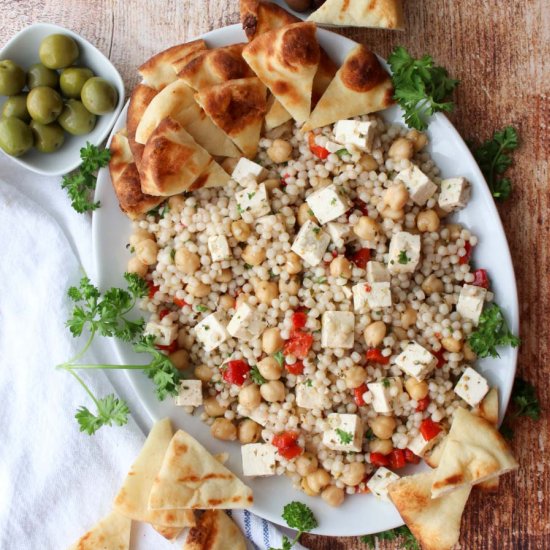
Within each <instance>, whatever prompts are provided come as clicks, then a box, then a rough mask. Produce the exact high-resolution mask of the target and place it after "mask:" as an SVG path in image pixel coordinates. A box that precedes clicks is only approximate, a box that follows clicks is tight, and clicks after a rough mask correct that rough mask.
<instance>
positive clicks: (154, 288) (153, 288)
mask: <svg viewBox="0 0 550 550" xmlns="http://www.w3.org/2000/svg"><path fill="white" fill-rule="evenodd" d="M147 286H148V287H149V300H152V299H153V298H154V297H155V294H156V293H157V292H158V291H159V290H160V286H157V285H155V284H153V281H147Z"/></svg>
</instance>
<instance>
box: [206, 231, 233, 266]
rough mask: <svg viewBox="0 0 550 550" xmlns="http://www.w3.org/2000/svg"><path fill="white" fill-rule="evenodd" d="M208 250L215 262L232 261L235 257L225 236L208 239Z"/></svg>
mask: <svg viewBox="0 0 550 550" xmlns="http://www.w3.org/2000/svg"><path fill="white" fill-rule="evenodd" d="M208 250H209V251H210V256H211V257H212V261H213V262H223V260H230V259H231V258H232V257H233V256H232V254H231V248H229V243H228V242H227V238H226V237H225V235H214V236H212V237H208Z"/></svg>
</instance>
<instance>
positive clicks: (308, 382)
mask: <svg viewBox="0 0 550 550" xmlns="http://www.w3.org/2000/svg"><path fill="white" fill-rule="evenodd" d="M304 384H305V385H306V386H307V387H308V388H311V387H312V386H313V380H310V379H309V378H308V379H307V380H306V381H305V382H304Z"/></svg>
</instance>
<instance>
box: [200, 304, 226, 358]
mask: <svg viewBox="0 0 550 550" xmlns="http://www.w3.org/2000/svg"><path fill="white" fill-rule="evenodd" d="M195 336H196V337H197V340H198V341H199V342H201V344H202V345H203V346H204V349H205V350H206V351H212V350H213V349H216V348H217V347H219V346H220V345H221V344H223V343H224V342H225V341H226V340H227V339H228V338H229V334H228V333H227V330H226V328H225V325H224V324H223V323H222V321H221V316H220V314H219V313H211V314H210V315H207V316H206V317H205V318H204V319H203V320H202V321H201V322H200V323H197V324H196V325H195Z"/></svg>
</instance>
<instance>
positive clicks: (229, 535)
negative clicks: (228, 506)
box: [183, 510, 246, 550]
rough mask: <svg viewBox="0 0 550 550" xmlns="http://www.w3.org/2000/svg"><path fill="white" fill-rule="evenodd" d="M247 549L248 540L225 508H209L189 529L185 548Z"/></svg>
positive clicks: (193, 549)
mask: <svg viewBox="0 0 550 550" xmlns="http://www.w3.org/2000/svg"><path fill="white" fill-rule="evenodd" d="M229 549H230V550H246V541H245V538H244V537H243V534H242V533H241V530H240V529H239V528H238V527H237V525H236V524H235V522H234V521H232V520H231V519H230V518H229V516H228V515H227V514H226V513H225V512H224V511H223V510H207V511H206V512H205V513H204V514H203V515H202V516H201V517H200V519H199V521H198V523H197V525H196V526H195V527H193V528H192V529H190V530H189V534H188V535H187V539H186V541H185V544H184V545H183V550H229Z"/></svg>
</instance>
